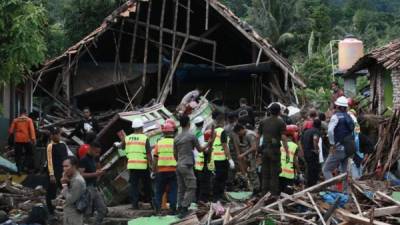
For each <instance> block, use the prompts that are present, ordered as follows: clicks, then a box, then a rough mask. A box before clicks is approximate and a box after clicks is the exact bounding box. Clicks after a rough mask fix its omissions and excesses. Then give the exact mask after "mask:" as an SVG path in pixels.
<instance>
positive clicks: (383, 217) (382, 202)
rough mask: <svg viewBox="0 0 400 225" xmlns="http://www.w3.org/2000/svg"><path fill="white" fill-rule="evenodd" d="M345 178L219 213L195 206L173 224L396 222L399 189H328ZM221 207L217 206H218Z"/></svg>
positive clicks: (357, 184)
mask: <svg viewBox="0 0 400 225" xmlns="http://www.w3.org/2000/svg"><path fill="white" fill-rule="evenodd" d="M346 177H347V174H341V175H339V176H336V177H334V178H332V179H330V180H327V181H324V182H322V183H320V184H317V185H315V186H312V187H309V188H306V189H304V190H301V191H298V192H296V193H294V194H292V195H288V194H285V193H282V194H281V197H280V199H274V198H273V197H271V195H270V194H269V193H268V194H266V195H265V196H263V197H262V198H260V199H259V200H257V201H255V200H254V199H252V200H250V201H249V202H247V203H246V204H239V203H236V202H230V203H227V204H226V205H225V206H224V208H223V210H222V212H221V209H218V206H217V207H215V204H211V205H208V207H209V208H208V212H206V213H204V212H205V211H207V210H206V209H202V208H201V207H199V210H197V211H196V214H197V215H195V214H193V215H191V216H189V217H187V218H185V219H183V220H180V221H177V222H175V223H173V224H177V225H183V224H213V225H216V224H224V225H233V224H235V225H244V224H259V222H263V221H264V222H265V224H313V225H317V224H324V225H325V224H378V225H384V224H399V223H400V217H396V215H397V214H399V213H400V210H399V209H400V202H399V201H398V200H396V199H397V198H398V194H399V192H396V188H391V187H389V186H388V184H387V183H385V182H383V181H373V180H367V181H354V180H352V179H350V182H349V184H350V185H349V191H348V194H346V193H339V192H333V191H328V190H330V189H331V187H330V186H332V185H334V184H337V183H340V182H342V181H343V179H345V178H346ZM219 206H221V205H219Z"/></svg>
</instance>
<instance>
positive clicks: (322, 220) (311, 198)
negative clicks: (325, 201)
mask: <svg viewBox="0 0 400 225" xmlns="http://www.w3.org/2000/svg"><path fill="white" fill-rule="evenodd" d="M307 196H308V198H309V199H310V201H311V204H312V205H313V206H314V209H315V211H317V214H318V216H319V219H320V220H321V222H322V224H323V225H326V222H325V220H324V217H323V216H322V214H321V212H320V211H319V209H318V206H317V204H315V201H314V199H313V197H312V195H311V194H310V192H307ZM281 204H282V203H281Z"/></svg>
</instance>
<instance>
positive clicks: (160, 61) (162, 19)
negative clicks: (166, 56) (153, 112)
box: [157, 0, 166, 95]
mask: <svg viewBox="0 0 400 225" xmlns="http://www.w3.org/2000/svg"><path fill="white" fill-rule="evenodd" d="M165 2H166V0H163V2H162V8H161V19H160V28H161V29H160V39H159V49H158V71H157V95H160V91H161V75H162V48H163V47H162V45H163V34H164V32H163V28H164V16H165Z"/></svg>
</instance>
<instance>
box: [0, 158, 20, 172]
mask: <svg viewBox="0 0 400 225" xmlns="http://www.w3.org/2000/svg"><path fill="white" fill-rule="evenodd" d="M0 168H2V169H4V170H6V171H8V172H13V173H16V172H18V169H17V166H16V165H15V163H12V162H10V161H8V160H7V159H5V158H3V157H1V156H0Z"/></svg>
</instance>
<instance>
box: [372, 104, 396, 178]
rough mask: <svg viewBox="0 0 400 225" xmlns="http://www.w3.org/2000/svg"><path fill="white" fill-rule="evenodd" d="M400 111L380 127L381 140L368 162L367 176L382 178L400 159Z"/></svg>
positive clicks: (379, 139)
mask: <svg viewBox="0 0 400 225" xmlns="http://www.w3.org/2000/svg"><path fill="white" fill-rule="evenodd" d="M399 122H400V111H395V112H394V113H393V115H392V116H391V117H390V118H388V119H386V120H385V121H383V122H381V123H380V125H379V138H378V142H377V144H376V148H375V152H374V154H372V155H371V157H369V159H368V160H367V161H366V167H365V168H366V174H374V173H375V172H378V175H379V176H380V177H381V178H382V177H383V175H384V173H385V172H387V171H389V170H390V168H391V167H392V166H393V165H394V164H395V163H396V161H397V160H399V159H400V151H398V149H399V144H400V143H399V142H400V135H399V132H400V124H399Z"/></svg>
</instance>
